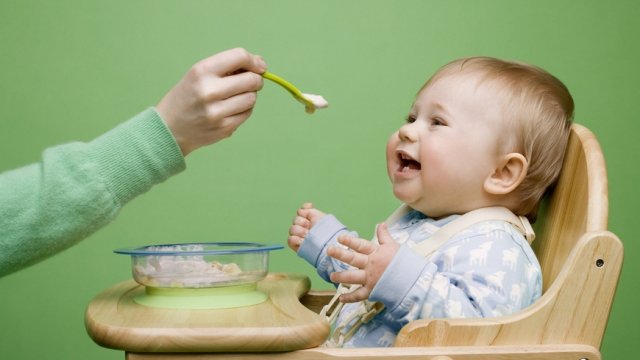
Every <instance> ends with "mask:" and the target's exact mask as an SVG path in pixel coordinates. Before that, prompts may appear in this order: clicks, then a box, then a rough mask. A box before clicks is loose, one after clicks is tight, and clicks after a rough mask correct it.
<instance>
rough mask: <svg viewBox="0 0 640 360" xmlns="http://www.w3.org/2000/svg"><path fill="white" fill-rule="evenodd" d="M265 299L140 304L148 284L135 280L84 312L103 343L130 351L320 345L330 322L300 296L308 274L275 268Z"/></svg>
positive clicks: (96, 338) (252, 349)
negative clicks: (180, 305)
mask: <svg viewBox="0 0 640 360" xmlns="http://www.w3.org/2000/svg"><path fill="white" fill-rule="evenodd" d="M257 286H258V290H260V291H262V292H264V293H266V294H267V296H268V298H267V300H266V301H265V302H263V303H260V304H257V305H251V306H245V307H238V308H230V309H215V310H191V309H189V310H184V309H163V308H153V307H147V306H143V305H139V304H137V303H136V302H134V300H133V299H134V298H135V297H136V296H138V295H140V294H142V293H144V291H145V288H144V287H143V286H141V285H139V284H138V283H136V282H134V281H133V280H129V281H125V282H122V283H120V284H117V285H115V286H113V287H111V288H109V289H107V290H105V291H103V292H102V293H100V294H98V295H97V296H96V297H95V298H93V299H92V300H91V302H90V303H89V305H88V307H87V311H86V313H85V326H86V329H87V332H88V333H89V336H90V337H91V338H92V339H93V340H94V341H95V342H96V343H97V344H99V345H101V346H104V347H108V348H114V349H120V350H125V351H132V352H270V351H290V350H297V349H305V348H311V347H314V346H318V345H320V344H321V343H322V342H323V341H324V340H325V339H326V337H327V335H328V333H329V326H328V324H327V322H326V321H325V320H324V319H323V318H322V317H320V316H319V315H318V314H316V313H314V312H312V311H311V310H309V309H307V308H306V307H304V306H303V305H302V304H301V303H300V301H299V299H300V297H302V296H303V295H304V294H306V293H307V291H309V287H310V281H309V278H307V277H306V276H303V275H298V274H289V273H271V274H269V275H267V277H266V278H265V279H263V280H262V281H259V282H258V284H257Z"/></svg>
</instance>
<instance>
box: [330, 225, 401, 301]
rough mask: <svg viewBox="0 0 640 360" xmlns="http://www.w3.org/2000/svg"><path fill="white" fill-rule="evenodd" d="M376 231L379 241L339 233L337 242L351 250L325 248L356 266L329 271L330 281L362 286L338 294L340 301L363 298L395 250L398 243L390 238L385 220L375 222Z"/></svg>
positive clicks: (336, 257)
mask: <svg viewBox="0 0 640 360" xmlns="http://www.w3.org/2000/svg"><path fill="white" fill-rule="evenodd" d="M376 235H377V237H378V242H379V244H374V243H373V242H371V241H368V240H363V239H358V238H355V237H352V236H348V235H342V236H340V237H339V238H338V242H339V243H341V244H342V245H345V246H347V247H349V248H350V249H351V250H353V251H350V250H347V249H342V248H340V247H337V246H332V247H330V248H329V249H327V254H328V255H329V256H331V257H333V258H335V259H337V260H340V261H342V262H344V263H347V264H349V265H351V266H354V267H356V269H352V270H346V271H341V272H334V273H332V274H331V281H333V282H336V283H344V284H358V285H362V287H360V288H358V289H356V290H355V291H353V292H351V293H347V294H344V295H341V296H340V301H342V302H344V303H350V302H356V301H361V300H365V299H367V298H368V297H369V295H370V294H371V291H372V290H373V288H374V287H375V286H376V284H377V283H378V280H380V277H382V273H383V272H384V271H385V270H386V268H387V266H388V265H389V263H390V262H391V259H393V257H394V256H395V254H396V253H397V252H398V248H399V247H400V245H398V244H397V243H396V242H395V241H394V240H393V238H392V237H391V234H390V233H389V230H388V229H387V225H386V224H384V223H383V224H379V225H378V227H377V228H376Z"/></svg>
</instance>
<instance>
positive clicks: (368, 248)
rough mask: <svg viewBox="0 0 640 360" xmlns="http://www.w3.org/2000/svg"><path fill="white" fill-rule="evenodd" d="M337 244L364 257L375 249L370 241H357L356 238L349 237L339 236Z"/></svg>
mask: <svg viewBox="0 0 640 360" xmlns="http://www.w3.org/2000/svg"><path fill="white" fill-rule="evenodd" d="M338 242H339V243H340V244H342V245H344V246H347V247H349V248H350V249H352V250H354V251H357V252H359V253H361V254H365V255H369V254H371V253H372V252H374V251H375V250H376V248H377V246H376V245H375V244H373V243H372V242H371V241H367V240H363V239H358V238H357V237H353V236H349V235H340V236H339V237H338Z"/></svg>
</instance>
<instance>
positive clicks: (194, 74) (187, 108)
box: [156, 48, 267, 156]
mask: <svg viewBox="0 0 640 360" xmlns="http://www.w3.org/2000/svg"><path fill="white" fill-rule="evenodd" d="M266 70H267V65H266V63H265V62H264V60H263V59H262V58H261V57H260V56H256V55H253V54H251V53H249V52H248V51H247V50H244V49H240V48H237V49H231V50H227V51H223V52H220V53H218V54H215V55H213V56H211V57H208V58H206V59H204V60H202V61H199V62H198V63H196V64H195V65H193V66H192V67H191V69H190V70H189V71H188V72H187V74H186V75H185V76H184V77H183V78H182V80H180V81H179V82H178V83H177V84H176V85H175V86H174V87H173V88H172V89H171V90H170V91H169V92H168V93H167V94H166V95H165V96H164V98H163V99H162V100H161V101H160V103H158V105H157V106H156V110H157V111H158V113H159V114H160V116H161V117H162V119H163V120H164V121H165V123H166V124H167V126H168V127H169V129H170V130H171V132H172V133H173V136H174V137H175V139H176V141H177V142H178V145H179V146H180V149H181V150H182V153H183V155H185V156H186V155H187V154H189V153H190V152H191V151H193V150H195V149H197V148H199V147H202V146H205V145H209V144H213V143H215V142H217V141H219V140H221V139H224V138H227V137H229V136H231V134H233V132H234V131H235V130H236V129H237V128H238V126H240V125H241V124H242V123H243V122H244V121H245V120H246V119H247V118H248V117H249V116H250V115H251V112H252V110H253V106H254V105H255V103H256V97H257V94H256V92H257V91H258V90H260V89H261V88H262V76H261V75H260V74H262V73H264V72H265V71H266Z"/></svg>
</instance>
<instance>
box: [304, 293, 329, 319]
mask: <svg viewBox="0 0 640 360" xmlns="http://www.w3.org/2000/svg"><path fill="white" fill-rule="evenodd" d="M335 293H336V292H335V290H313V289H312V290H309V292H308V293H306V294H304V295H303V296H302V297H301V298H300V303H302V305H304V306H305V307H306V308H307V309H309V310H311V311H313V312H315V313H317V314H319V313H320V310H322V308H323V307H324V306H325V305H327V304H328V303H329V301H331V298H333V295H335Z"/></svg>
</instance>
